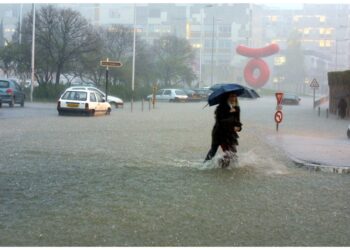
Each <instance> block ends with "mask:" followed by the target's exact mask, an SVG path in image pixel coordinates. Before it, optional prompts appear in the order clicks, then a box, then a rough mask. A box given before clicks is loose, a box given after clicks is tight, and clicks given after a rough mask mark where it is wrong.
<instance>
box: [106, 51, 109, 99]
mask: <svg viewBox="0 0 350 250" xmlns="http://www.w3.org/2000/svg"><path fill="white" fill-rule="evenodd" d="M108 61H109V59H108V58H107V62H108ZM108 70H109V68H108V66H107V67H106V102H108Z"/></svg>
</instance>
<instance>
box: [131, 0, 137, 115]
mask: <svg viewBox="0 0 350 250" xmlns="http://www.w3.org/2000/svg"><path fill="white" fill-rule="evenodd" d="M135 51H136V6H135V4H134V37H133V50H132V80H131V112H132V109H133V105H134V88H135Z"/></svg>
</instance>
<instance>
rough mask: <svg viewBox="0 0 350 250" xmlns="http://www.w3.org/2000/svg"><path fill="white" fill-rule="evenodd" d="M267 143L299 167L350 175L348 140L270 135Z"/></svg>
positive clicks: (349, 144)
mask: <svg viewBox="0 0 350 250" xmlns="http://www.w3.org/2000/svg"><path fill="white" fill-rule="evenodd" d="M267 139H268V141H269V142H270V143H272V144H273V145H274V146H276V147H280V148H281V149H282V150H284V151H285V152H286V154H287V155H288V156H289V157H290V158H291V159H292V160H293V161H294V162H295V163H296V164H297V165H299V166H301V167H305V168H307V169H312V170H316V171H324V172H333V173H350V140H349V139H348V138H347V137H346V136H344V138H340V139H338V138H317V137H306V136H298V135H281V134H278V135H270V136H268V137H267Z"/></svg>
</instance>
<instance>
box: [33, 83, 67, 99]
mask: <svg viewBox="0 0 350 250" xmlns="http://www.w3.org/2000/svg"><path fill="white" fill-rule="evenodd" d="M66 88H67V86H65V85H61V84H41V85H40V86H38V87H36V88H35V89H34V92H33V98H34V100H40V101H57V100H58V98H59V97H60V95H61V94H62V93H63V92H64V90H65V89H66Z"/></svg>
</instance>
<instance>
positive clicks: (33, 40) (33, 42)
mask: <svg viewBox="0 0 350 250" xmlns="http://www.w3.org/2000/svg"><path fill="white" fill-rule="evenodd" d="M34 63H35V4H34V3H33V27H32V62H31V69H32V76H31V85H30V101H31V102H33V90H34V71H35V69H34V67H35V65H34Z"/></svg>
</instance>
